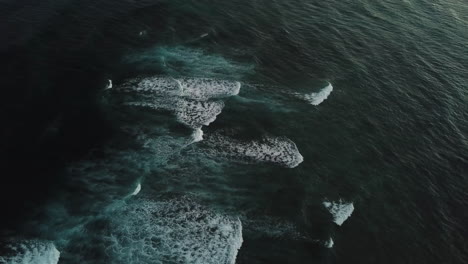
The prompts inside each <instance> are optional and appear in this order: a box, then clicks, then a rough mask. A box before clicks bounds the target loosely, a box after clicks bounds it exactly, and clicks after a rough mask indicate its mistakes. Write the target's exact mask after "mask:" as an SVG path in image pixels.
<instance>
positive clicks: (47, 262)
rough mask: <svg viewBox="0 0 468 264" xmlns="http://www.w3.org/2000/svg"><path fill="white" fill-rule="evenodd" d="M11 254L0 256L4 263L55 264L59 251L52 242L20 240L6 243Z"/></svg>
mask: <svg viewBox="0 0 468 264" xmlns="http://www.w3.org/2000/svg"><path fill="white" fill-rule="evenodd" d="M8 250H11V252H12V256H10V257H0V263H5V264H39V263H40V264H57V263H58V261H59V258H60V252H59V251H58V250H57V248H56V247H55V245H54V244H53V243H52V242H44V241H34V240H32V241H22V242H19V243H14V244H11V245H8Z"/></svg>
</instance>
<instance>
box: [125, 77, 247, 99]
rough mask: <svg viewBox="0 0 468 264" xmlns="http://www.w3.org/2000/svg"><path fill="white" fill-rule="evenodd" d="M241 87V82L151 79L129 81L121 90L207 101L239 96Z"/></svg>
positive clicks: (198, 79)
mask: <svg viewBox="0 0 468 264" xmlns="http://www.w3.org/2000/svg"><path fill="white" fill-rule="evenodd" d="M240 87H241V84H240V82H233V81H226V80H218V79H211V78H179V79H174V78H172V77H149V78H136V79H132V80H129V81H127V82H126V83H124V84H123V85H122V86H121V87H120V88H119V89H120V90H127V91H136V92H151V93H152V94H154V95H166V96H182V97H185V98H188V99H193V100H201V101H206V100H209V99H216V98H225V97H229V96H234V95H237V94H239V91H240Z"/></svg>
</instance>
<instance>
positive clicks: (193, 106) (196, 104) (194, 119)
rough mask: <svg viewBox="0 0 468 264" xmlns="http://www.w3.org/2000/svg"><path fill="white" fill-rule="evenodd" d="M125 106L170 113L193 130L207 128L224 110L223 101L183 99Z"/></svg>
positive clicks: (132, 103) (133, 103)
mask: <svg viewBox="0 0 468 264" xmlns="http://www.w3.org/2000/svg"><path fill="white" fill-rule="evenodd" d="M126 105H130V106H138V107H148V108H152V109H155V110H168V111H171V112H173V113H174V114H175V116H176V117H177V120H178V121H179V122H180V123H182V124H184V125H186V126H188V127H191V128H194V129H198V128H201V127H202V126H208V125H209V124H211V123H212V122H214V121H215V120H216V117H217V116H218V115H219V114H221V112H222V110H223V108H224V102H223V101H206V102H202V101H193V100H187V99H183V98H177V99H173V100H167V99H161V100H155V101H154V102H153V103H148V102H130V103H126Z"/></svg>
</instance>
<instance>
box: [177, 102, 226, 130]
mask: <svg viewBox="0 0 468 264" xmlns="http://www.w3.org/2000/svg"><path fill="white" fill-rule="evenodd" d="M223 108H224V103H223V101H206V102H200V101H193V100H179V101H178V104H177V105H176V108H175V109H173V110H174V111H175V112H176V116H177V120H179V121H180V122H181V123H183V124H185V125H187V126H188V127H191V128H195V129H198V128H201V127H202V126H203V125H205V126H208V125H209V124H210V123H212V122H213V121H215V120H216V117H217V116H218V115H219V114H221V111H222V110H223Z"/></svg>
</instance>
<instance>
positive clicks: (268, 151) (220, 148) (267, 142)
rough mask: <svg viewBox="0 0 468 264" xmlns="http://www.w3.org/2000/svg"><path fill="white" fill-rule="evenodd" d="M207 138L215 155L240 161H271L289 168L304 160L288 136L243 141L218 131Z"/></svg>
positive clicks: (209, 150) (208, 144) (209, 149)
mask: <svg viewBox="0 0 468 264" xmlns="http://www.w3.org/2000/svg"><path fill="white" fill-rule="evenodd" d="M206 138H207V139H206V140H205V141H204V142H206V145H207V146H208V149H207V152H208V153H209V154H213V155H215V156H224V157H231V158H235V159H237V160H238V161H256V162H270V163H276V164H279V165H282V166H285V167H288V168H294V167H296V166H298V165H299V164H300V163H301V162H302V161H303V160H304V158H303V157H302V155H301V153H299V150H298V149H297V146H296V144H294V142H293V141H292V140H290V139H288V138H286V137H264V138H263V139H262V140H253V141H241V140H237V139H233V138H230V137H226V136H223V135H221V134H219V133H216V134H212V135H209V136H207V137H206Z"/></svg>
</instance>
